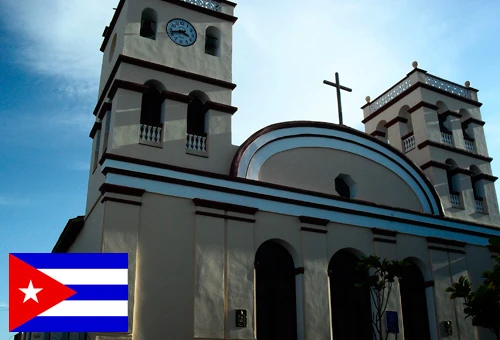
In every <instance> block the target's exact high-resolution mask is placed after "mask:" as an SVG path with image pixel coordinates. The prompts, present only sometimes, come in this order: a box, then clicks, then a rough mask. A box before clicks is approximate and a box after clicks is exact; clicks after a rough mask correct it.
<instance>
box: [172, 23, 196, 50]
mask: <svg viewBox="0 0 500 340" xmlns="http://www.w3.org/2000/svg"><path fill="white" fill-rule="evenodd" d="M167 34H168V36H169V37H170V39H172V41H173V42H174V43H176V44H177V45H180V46H185V47H186V46H191V45H192V44H194V43H195V41H196V38H197V34H196V30H195V29H194V27H193V25H191V23H190V22H188V21H186V20H184V19H172V20H170V21H169V22H168V24H167Z"/></svg>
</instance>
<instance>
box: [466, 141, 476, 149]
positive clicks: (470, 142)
mask: <svg viewBox="0 0 500 340" xmlns="http://www.w3.org/2000/svg"><path fill="white" fill-rule="evenodd" d="M465 149H466V150H467V151H470V152H475V151H476V150H475V148H474V142H473V141H471V140H468V139H465Z"/></svg>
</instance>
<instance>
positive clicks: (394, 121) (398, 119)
mask: <svg viewBox="0 0 500 340" xmlns="http://www.w3.org/2000/svg"><path fill="white" fill-rule="evenodd" d="M397 122H401V123H405V124H406V123H408V119H407V118H403V117H400V116H397V117H396V118H394V119H391V120H390V121H389V122H388V123H387V124H385V125H384V127H386V128H390V127H391V126H393V125H394V124H396V123H397Z"/></svg>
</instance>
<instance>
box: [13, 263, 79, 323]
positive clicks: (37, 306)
mask: <svg viewBox="0 0 500 340" xmlns="http://www.w3.org/2000/svg"><path fill="white" fill-rule="evenodd" d="M30 281H31V282H32V286H33V288H36V289H41V290H40V291H38V293H37V294H36V297H37V300H38V302H36V301H35V300H34V299H32V298H30V299H28V300H26V301H24V300H25V297H26V294H25V293H24V292H23V291H21V290H20V289H25V288H28V287H29V285H30ZM75 294H76V292H75V291H74V290H73V289H71V288H68V287H66V286H65V285H63V284H62V283H60V282H59V281H56V280H54V279H53V278H51V277H50V276H48V275H46V274H44V273H42V272H41V271H39V270H37V269H36V268H33V267H32V266H30V265H29V264H27V263H26V262H24V261H21V260H20V259H18V258H17V257H15V256H14V255H12V254H9V331H10V332H12V331H13V330H14V329H16V328H17V327H19V326H21V325H22V324H24V323H26V322H28V321H29V320H31V319H33V318H34V317H35V316H38V315H39V314H41V313H43V312H45V311H46V310H48V309H50V308H52V307H54V306H55V305H57V304H58V303H60V302H61V301H64V300H66V299H67V298H69V297H71V296H73V295H75Z"/></svg>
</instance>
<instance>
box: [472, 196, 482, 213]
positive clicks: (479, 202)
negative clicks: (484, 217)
mask: <svg viewBox="0 0 500 340" xmlns="http://www.w3.org/2000/svg"><path fill="white" fill-rule="evenodd" d="M474 203H475V205H476V212H484V208H483V200H482V199H478V198H476V199H474Z"/></svg>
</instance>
